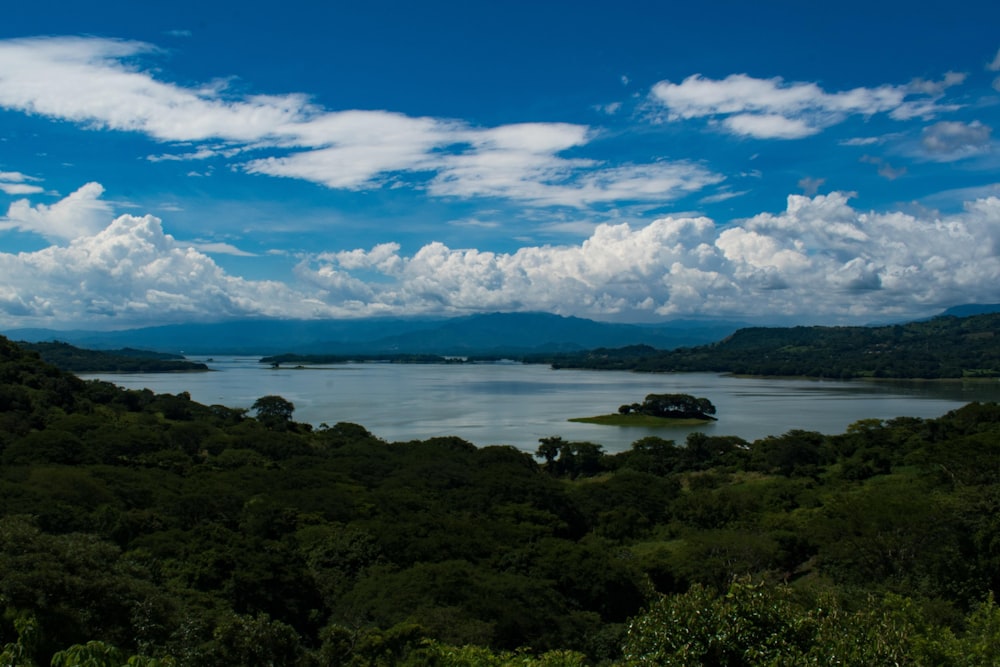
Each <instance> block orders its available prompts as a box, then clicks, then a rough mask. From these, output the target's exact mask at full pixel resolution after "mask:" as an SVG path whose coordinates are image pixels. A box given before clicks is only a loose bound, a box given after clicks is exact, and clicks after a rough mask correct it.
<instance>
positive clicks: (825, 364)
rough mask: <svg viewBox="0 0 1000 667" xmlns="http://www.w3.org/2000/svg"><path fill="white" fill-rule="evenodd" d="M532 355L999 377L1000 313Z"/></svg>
mask: <svg viewBox="0 0 1000 667" xmlns="http://www.w3.org/2000/svg"><path fill="white" fill-rule="evenodd" d="M526 361H531V362H534V363H550V364H552V366H553V367H556V368H594V369H614V370H635V371H686V372H691V371H707V372H717V373H738V374H746V375H764V376H767V375H771V376H782V375H783V376H807V377H821V378H841V379H848V378H860V377H871V378H927V379H934V378H969V377H973V378H975V377H1000V313H991V314H987V315H976V316H972V317H964V318H958V317H950V316H947V317H937V318H934V319H932V320H928V321H924V322H911V323H908V324H900V325H893V326H881V327H819V326H816V327H791V328H778V327H775V328H767V327H754V328H747V329H740V330H739V331H737V332H735V333H734V334H732V335H731V336H729V337H727V338H725V339H723V340H721V341H719V342H717V343H713V344H710V345H701V346H698V347H689V348H678V349H676V350H657V349H654V348H652V347H649V346H645V345H636V346H630V347H623V348H617V349H605V348H601V349H597V350H592V351H589V352H583V353H577V354H562V355H547V356H535V357H532V358H530V359H526Z"/></svg>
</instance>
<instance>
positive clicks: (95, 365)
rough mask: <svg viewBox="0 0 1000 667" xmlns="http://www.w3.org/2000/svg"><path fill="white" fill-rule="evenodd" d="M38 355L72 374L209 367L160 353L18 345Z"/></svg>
mask: <svg viewBox="0 0 1000 667" xmlns="http://www.w3.org/2000/svg"><path fill="white" fill-rule="evenodd" d="M18 345H20V346H21V347H22V348H24V349H26V350H33V351H35V352H37V353H38V355H39V356H40V357H41V358H42V361H45V362H47V363H50V364H52V365H53V366H56V367H57V368H59V370H63V371H69V372H72V373H108V372H110V373H176V372H180V371H207V370H208V366H206V365H205V364H200V363H196V362H192V361H186V360H185V359H184V358H183V357H181V356H179V355H175V354H167V353H163V352H150V351H148V350H135V349H132V348H124V349H121V350H108V351H98V350H84V349H82V348H79V347H75V346H73V345H70V344H69V343H60V342H51V343H25V342H20V343H18Z"/></svg>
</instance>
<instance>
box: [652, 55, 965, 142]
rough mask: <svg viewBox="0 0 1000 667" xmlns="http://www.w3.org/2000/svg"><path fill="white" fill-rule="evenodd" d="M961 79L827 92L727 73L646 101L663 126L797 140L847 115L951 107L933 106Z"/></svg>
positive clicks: (664, 89) (691, 80) (692, 79)
mask: <svg viewBox="0 0 1000 667" xmlns="http://www.w3.org/2000/svg"><path fill="white" fill-rule="evenodd" d="M964 80H965V75H963V74H958V73H955V72H948V73H947V74H946V75H945V77H944V78H943V79H942V80H941V81H926V80H923V79H918V80H915V81H913V82H911V83H910V84H908V85H903V86H890V85H883V86H879V87H877V88H854V89H851V90H845V91H839V92H834V93H828V92H826V91H825V90H823V89H822V88H820V87H819V86H818V85H817V84H815V83H806V82H797V83H788V82H786V81H784V80H783V79H782V78H780V77H775V78H772V79H758V78H754V77H751V76H749V75H747V74H731V75H729V76H727V77H726V78H725V79H721V80H720V79H708V78H705V77H703V76H701V75H700V74H694V75H692V76H689V77H687V78H686V79H684V80H683V81H682V82H680V83H674V82H672V81H660V82H659V83H657V84H655V85H654V86H653V88H652V90H651V91H650V99H651V100H652V101H653V103H654V104H655V105H657V106H658V107H659V106H662V107H663V108H664V110H665V114H664V115H665V119H666V120H668V121H680V120H688V119H692V118H709V119H713V120H716V121H719V122H720V126H721V127H723V128H724V129H725V130H726V131H728V132H731V133H733V134H738V135H743V136H750V137H755V138H758V139H798V138H802V137H806V136H809V135H812V134H816V133H817V132H820V131H821V130H823V129H824V128H826V127H829V126H831V125H835V124H837V123H840V122H842V121H843V120H845V119H846V118H847V117H848V116H851V115H862V116H871V115H874V114H878V113H889V114H890V115H891V116H892V117H894V118H897V119H899V120H903V119H906V118H913V117H916V116H920V117H930V116H933V115H934V114H936V113H939V112H940V111H943V110H950V109H954V108H957V107H954V106H943V105H939V104H938V103H937V99H938V98H939V97H940V96H941V95H942V94H943V92H944V90H945V89H947V88H948V87H950V86H954V85H958V84H960V83H962V81H964ZM913 96H917V99H912V98H913Z"/></svg>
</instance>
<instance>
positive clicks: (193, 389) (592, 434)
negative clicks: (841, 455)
mask: <svg viewBox="0 0 1000 667" xmlns="http://www.w3.org/2000/svg"><path fill="white" fill-rule="evenodd" d="M191 360H192V361H202V362H205V363H207V364H208V365H209V367H210V368H212V369H213V370H214V371H217V372H211V373H135V374H115V373H99V374H87V375H82V376H81V377H85V378H100V379H104V380H109V381H111V382H114V383H115V384H118V385H121V386H123V387H127V388H131V389H141V388H144V387H148V388H149V389H151V390H153V391H155V392H157V393H171V394H176V393H179V392H182V391H187V392H189V393H190V394H191V398H192V399H194V400H195V401H198V402H199V403H205V404H221V405H226V406H229V407H237V408H249V407H250V406H251V405H252V404H253V402H254V401H255V400H256V399H257V398H259V397H260V396H264V395H268V394H278V395H280V396H283V397H285V398H286V399H288V400H290V401H292V402H293V403H294V404H295V414H294V418H295V420H296V421H300V422H308V423H311V424H313V425H316V426H319V425H320V424H322V423H326V424H330V425H332V424H334V423H336V422H339V421H345V422H354V423H356V424H361V425H362V426H364V427H365V428H367V429H368V430H369V431H371V432H372V433H373V434H375V435H377V436H379V437H381V438H384V439H385V440H389V441H398V440H414V439H421V440H422V439H425V438H429V437H432V436H439V435H457V436H459V437H462V438H464V439H466V440H468V441H469V442H472V443H475V444H477V445H492V444H508V445H514V446H516V447H518V448H521V449H524V450H527V451H534V450H535V449H536V448H537V447H538V440H539V438H544V437H549V436H561V437H563V438H565V439H567V440H586V441H590V442H595V443H599V444H601V445H603V446H604V448H605V449H606V450H607V451H609V452H617V451H621V450H624V449H627V448H628V447H629V445H631V443H632V442H634V441H635V440H637V439H639V438H641V437H644V436H647V435H658V436H660V437H664V438H670V439H674V440H676V441H678V442H683V440H684V438H685V437H686V436H687V434H688V433H689V432H691V431H702V432H704V433H707V434H711V435H738V436H740V437H743V438H745V439H747V440H754V439H757V438H761V437H764V436H767V435H780V434H781V433H784V432H785V431H788V430H790V429H806V430H811V431H820V432H822V433H840V432H843V431H844V429H845V428H846V427H847V426H848V425H849V424H851V423H853V422H855V421H857V420H859V419H867V418H876V419H888V418H892V417H898V416H909V417H938V416H941V415H942V414H944V413H946V412H948V411H949V410H953V409H955V408H958V407H960V406H962V405H964V404H965V403H968V402H970V401H997V400H1000V382H997V381H987V382H918V381H900V382H865V381H852V382H836V381H824V380H790V379H763V378H737V377H731V376H726V375H716V374H712V373H678V374H646V373H628V372H621V371H580V370H558V371H556V370H552V369H550V368H549V367H547V366H540V365H520V364H441V365H426V364H412V365H411V364H382V363H367V364H343V365H330V366H313V367H310V368H278V369H272V368H270V367H269V366H267V365H265V364H260V363H258V360H257V359H256V358H246V357H215V358H213V359H212V360H208V359H206V358H200V357H191ZM652 393H660V394H664V393H684V394H693V395H695V396H703V397H705V398H708V399H709V400H710V401H712V403H713V404H714V405H715V406H716V408H717V409H718V413H717V415H716V416H717V417H718V418H719V420H718V421H717V422H714V423H712V424H708V425H705V426H693V427H692V426H685V427H679V426H678V427H661V428H645V427H619V426H599V425H594V424H579V423H574V422H568V421H566V420H567V419H569V418H570V417H588V416H593V415H599V414H608V413H612V412H616V411H617V410H618V406H620V405H622V404H624V403H636V402H641V401H642V399H643V398H645V396H646V395H647V394H652Z"/></svg>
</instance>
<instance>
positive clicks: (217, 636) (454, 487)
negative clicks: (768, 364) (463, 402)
mask: <svg viewBox="0 0 1000 667" xmlns="http://www.w3.org/2000/svg"><path fill="white" fill-rule="evenodd" d="M254 410H255V411H256V413H257V414H256V417H253V416H250V415H249V414H248V412H247V411H244V410H237V409H232V408H227V407H224V406H218V405H215V406H205V405H201V404H198V403H195V402H193V401H191V400H190V397H189V396H187V395H186V394H183V393H182V394H178V395H168V394H164V395H156V394H154V393H152V392H150V391H148V390H144V391H135V390H123V389H120V388H117V387H114V386H113V385H110V384H108V383H105V382H96V381H93V382H84V381H82V380H80V379H78V378H76V377H74V376H72V375H69V374H66V373H63V372H60V371H59V370H57V369H56V368H54V367H52V366H50V365H48V364H46V363H44V362H43V361H42V360H41V359H40V358H39V357H38V356H37V355H36V354H34V353H31V352H26V351H24V350H22V349H20V348H18V347H17V346H15V345H14V344H12V343H10V342H9V341H7V340H5V339H2V338H0V664H5V665H6V664H12V665H31V664H56V665H68V664H92V665H112V664H114V665H120V664H124V663H125V661H126V659H128V660H129V664H135V665H147V667H153V666H154V665H192V666H220V667H221V666H223V665H227V666H228V665H391V664H398V665H504V664H519V665H548V666H556V665H561V666H571V665H572V666H580V665H598V664H623V665H668V664H679V665H698V664H716V665H756V664H775V665H793V664H817V665H818V664H831V663H830V662H829V658H830V657H831V656H833V657H835V658H836V659H838V660H840V662H839V664H849V665H862V664H863V665H869V664H915V665H974V664H995V663H996V660H997V656H998V655H1000V609H998V608H997V606H996V604H995V603H994V602H993V599H994V598H993V597H992V596H995V595H996V592H997V590H998V588H1000V549H998V545H1000V484H998V482H1000V406H998V405H996V404H970V405H968V406H966V407H964V408H962V409H960V410H956V411H954V412H952V413H949V414H947V415H945V416H943V417H941V418H939V419H933V420H922V419H912V418H898V419H893V420H889V421H878V420H870V421H863V422H858V423H856V424H854V425H853V426H852V427H851V428H849V429H848V430H847V432H846V433H843V434H836V435H825V434H820V433H814V432H810V431H790V432H787V433H784V434H783V435H776V436H773V437H769V438H764V439H761V440H758V441H756V442H752V443H749V442H746V441H743V440H741V439H740V438H736V437H709V436H705V435H703V434H693V435H691V436H690V437H689V438H688V440H687V442H686V443H684V444H683V445H678V444H677V443H674V442H672V441H669V440H664V439H660V438H655V437H647V438H643V439H641V440H639V441H637V442H635V443H634V444H633V446H632V448H631V449H630V450H629V451H626V452H623V453H621V454H617V455H613V456H612V455H607V454H605V453H604V452H603V450H602V448H601V447H600V445H598V444H595V443H570V442H566V441H563V440H562V439H560V438H547V439H546V440H545V441H543V442H542V446H541V447H540V452H539V453H540V456H539V457H538V459H536V458H535V457H532V456H531V455H530V454H527V453H524V452H521V451H518V450H516V449H514V448H512V447H504V446H493V447H483V448H476V447H474V446H472V445H471V444H469V443H467V442H465V441H463V440H461V439H458V438H432V439H429V440H424V441H412V442H397V443H388V442H384V441H382V440H379V439H377V438H375V437H373V436H372V435H371V434H370V433H369V432H368V431H366V430H365V429H364V428H363V427H361V426H358V425H355V424H349V423H338V424H336V425H334V426H332V427H321V428H316V429H314V428H311V427H309V426H308V425H305V424H300V423H297V422H295V421H294V420H293V419H292V417H293V410H294V406H293V405H292V404H291V403H290V402H288V401H286V400H284V399H282V398H281V397H280V396H263V397H262V398H261V399H260V401H258V404H257V405H256V406H255V408H254ZM128 656H132V657H131V658H128Z"/></svg>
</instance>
